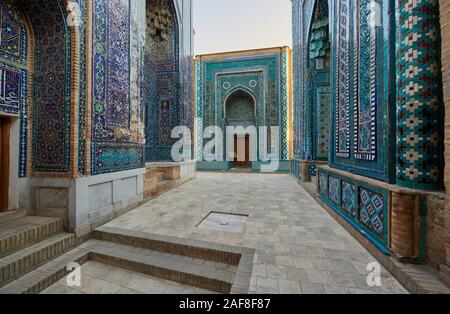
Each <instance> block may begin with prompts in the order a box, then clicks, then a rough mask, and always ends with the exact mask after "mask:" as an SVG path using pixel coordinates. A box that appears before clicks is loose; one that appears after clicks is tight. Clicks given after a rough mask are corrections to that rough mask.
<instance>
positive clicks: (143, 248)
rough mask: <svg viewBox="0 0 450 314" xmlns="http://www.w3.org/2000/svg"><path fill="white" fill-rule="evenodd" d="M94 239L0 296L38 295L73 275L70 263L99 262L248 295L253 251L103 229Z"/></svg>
mask: <svg viewBox="0 0 450 314" xmlns="http://www.w3.org/2000/svg"><path fill="white" fill-rule="evenodd" d="M92 237H93V238H92V239H91V240H89V241H87V242H85V243H83V244H81V245H79V246H78V247H77V248H75V249H73V250H71V251H70V252H68V253H66V254H64V255H62V256H59V257H57V258H55V259H54V260H52V261H50V262H49V263H46V264H45V265H42V266H40V267H39V268H37V269H35V270H33V271H31V272H29V273H28V274H26V275H24V276H23V277H21V278H19V279H18V280H16V281H13V282H11V283H9V284H8V285H6V286H4V287H0V294H2V293H8V294H9V293H12V294H34V293H40V292H42V291H44V290H45V289H46V288H48V287H50V286H52V285H53V284H55V283H56V282H58V281H59V280H61V279H63V278H64V277H65V276H66V275H68V274H69V271H68V270H67V265H68V264H69V263H72V262H76V263H78V264H80V265H83V264H84V263H87V262H89V261H95V262H99V263H103V264H106V265H110V266H115V267H119V268H122V269H126V270H129V271H133V272H136V273H141V274H145V275H150V276H153V277H158V278H161V279H165V280H170V281H174V282H177V283H180V284H184V285H190V286H193V287H197V288H201V289H204V290H209V291H214V292H219V293H238V294H243V293H247V292H248V289H249V285H250V278H251V274H252V269H253V259H254V250H253V249H247V248H239V247H231V246H227V245H220V244H216V243H207V242H202V241H197V240H190V239H180V238H173V237H167V236H161V235H152V234H147V233H143V232H138V231H131V230H124V229H118V228H111V227H105V226H103V227H101V228H99V229H97V230H96V231H94V232H93V234H92Z"/></svg>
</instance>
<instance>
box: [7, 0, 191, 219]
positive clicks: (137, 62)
mask: <svg viewBox="0 0 450 314" xmlns="http://www.w3.org/2000/svg"><path fill="white" fill-rule="evenodd" d="M38 4H39V7H38ZM0 7H1V10H0V12H1V15H2V16H1V23H2V24H1V33H2V41H1V45H0V74H1V80H2V86H4V88H2V90H1V91H0V92H1V94H2V97H1V102H0V115H2V116H5V117H6V116H7V118H8V119H11V121H12V122H13V125H14V124H15V123H18V124H19V127H18V128H17V129H18V132H17V134H15V131H14V130H15V128H13V129H12V130H13V131H14V132H13V134H12V136H13V137H17V141H18V143H19V149H18V151H17V152H15V151H14V150H15V148H14V147H12V152H11V154H12V159H13V160H15V158H17V159H18V166H17V169H14V172H15V173H14V176H17V178H15V177H14V178H13V179H12V181H11V182H13V183H14V184H16V185H15V186H11V187H10V189H15V190H18V191H19V193H18V195H17V196H16V197H15V199H14V200H11V201H10V206H9V207H10V208H11V209H15V208H23V209H28V210H34V209H35V208H36V207H39V206H40V205H39V202H40V193H47V192H48V191H49V190H52V189H53V190H54V191H56V190H55V189H56V188H57V189H63V190H65V192H64V193H63V195H65V196H66V197H67V199H75V201H71V202H67V205H66V206H67V207H68V208H67V210H68V211H69V207H71V206H74V207H75V208H78V205H79V204H81V203H83V201H81V195H80V192H75V191H77V190H78V189H80V188H81V187H77V188H74V186H84V185H86V184H87V185H88V190H87V191H85V193H87V194H89V193H90V192H89V190H90V189H91V187H95V186H99V184H100V185H101V184H103V180H106V182H107V181H108V180H119V179H120V178H121V177H122V176H124V177H123V178H122V179H123V180H127V178H133V177H134V176H135V175H136V174H135V173H138V172H140V171H143V170H142V169H143V168H144V167H145V162H146V160H152V161H153V160H168V158H167V152H166V153H165V155H164V156H159V157H155V156H154V155H153V151H152V149H158V147H159V146H158V145H159V144H157V145H156V144H155V143H154V139H155V138H158V137H159V140H158V141H159V142H158V143H162V142H164V143H163V144H164V145H170V146H171V138H170V133H171V129H172V128H173V127H174V126H176V125H178V124H183V122H184V121H186V124H187V125H188V126H191V127H192V114H189V112H190V111H192V107H191V106H192V101H189V100H188V101H186V102H183V101H182V99H183V97H184V95H185V94H186V95H187V97H190V96H191V95H192V91H190V90H191V89H192V81H193V73H192V57H193V29H192V3H191V1H185V0H183V1H178V0H154V1H153V0H138V1H131V0H108V1H105V0H95V1H87V0H77V1H75V2H73V1H71V2H68V1H65V0H51V1H45V3H44V2H42V3H41V2H39V3H37V2H35V1H28V0H20V1H10V0H3V1H0ZM168 9H170V10H169V11H170V14H171V16H170V20H171V25H170V26H168V27H169V28H168V29H169V32H171V33H170V34H169V42H170V43H168V44H167V45H165V43H164V42H163V43H161V42H160V41H159V40H158V38H155V37H154V35H155V34H156V33H157V34H160V29H159V28H160V27H161V25H163V24H164V23H157V27H156V28H155V27H153V26H154V25H153V26H152V25H151V23H147V22H146V16H147V17H148V18H149V19H150V16H149V14H146V10H148V11H149V12H150V11H151V12H155V13H161V16H162V15H163V14H166V13H167V12H166V11H167V10H168ZM160 11H161V12H160ZM160 22H161V21H160ZM163 22H164V21H163ZM152 27H153V28H152ZM155 36H165V34H160V35H155ZM164 38H165V37H164ZM156 43H157V44H156ZM158 45H159V46H158ZM156 46H158V47H156ZM166 46H167V47H166ZM149 47H150V48H149ZM163 51H170V55H171V57H170V56H169V57H167V58H165V56H162V57H161V58H160V59H158V58H159V57H157V56H156V55H157V54H158V53H162V52H163ZM164 58H165V59H164ZM163 59H164V60H163ZM155 60H160V61H161V62H159V63H158V62H156V61H155ZM167 60H169V61H170V64H168V66H169V67H170V68H165V65H164V62H166V61H167ZM148 71H150V72H152V71H153V72H155V73H163V72H164V71H170V72H171V74H170V80H171V83H170V84H169V85H171V86H172V88H171V89H169V90H167V91H165V92H161V95H158V96H157V97H156V96H155V97H153V98H151V97H150V95H149V94H150V93H159V91H158V90H156V89H155V88H154V86H155V84H156V85H158V86H163V85H164V82H165V81H166V78H165V77H161V78H160V79H161V80H160V81H158V82H156V81H154V82H152V83H151V84H150V85H149V84H147V83H148V82H147V81H146V80H145V78H147V76H146V73H148ZM164 73H165V72H164ZM164 75H165V74H163V76H164ZM163 94H164V95H163ZM158 97H159V98H158ZM164 97H165V98H164ZM163 98H164V99H165V100H166V99H169V98H170V104H168V106H167V108H169V107H170V109H168V110H165V108H166V106H165V105H161V106H160V108H161V110H159V111H157V112H153V111H152V110H153V109H154V108H156V107H157V106H155V102H154V101H153V100H155V101H160V99H163ZM156 99H158V100H156ZM165 100H164V101H165ZM163 109H164V110H163ZM155 114H157V115H159V118H158V119H156V118H155ZM164 119H165V120H164ZM162 120H164V121H165V122H161V121H162ZM158 121H159V122H158ZM155 134H156V135H155ZM164 139H165V140H164ZM152 147H153V148H152ZM149 148H150V151H149ZM146 150H147V151H146ZM147 155H148V156H147ZM169 157H170V149H169ZM15 164H16V163H15V162H13V163H12V164H11V167H16V166H15ZM127 171H132V173H133V174H131V173H128V174H126V173H125V172H127ZM133 171H134V172H133ZM136 171H137V172H136ZM121 173H124V174H121ZM93 177H96V178H95V179H93ZM103 178H104V179H103ZM67 179H68V180H69V181H67ZM64 180H65V181H64ZM133 180H136V181H135V183H134V184H133V185H132V186H133V187H135V191H134V192H133V193H131V196H129V197H130V200H131V199H133V200H134V201H133V202H135V201H136V200H137V198H139V197H142V196H140V194H141V192H140V190H141V188H140V185H141V184H140V182H141V180H142V175H137V176H136V177H135V179H133ZM89 181H95V182H97V183H96V184H92V185H90V183H87V182H89ZM119 181H120V180H119ZM31 182H33V183H31ZM67 182H70V183H67ZM83 182H84V183H83ZM111 182H112V181H111ZM109 184H112V183H109ZM45 185H48V186H45ZM68 185H71V186H72V187H70V188H69V187H68ZM43 191H46V192H43ZM71 193H73V194H71ZM121 193H122V192H121ZM77 194H78V196H76V195H77ZM119 194H120V193H119ZM122 197H125V194H123V193H122V194H121V195H116V196H114V197H113V198H111V202H112V203H120V202H122V203H123V204H122V205H119V207H120V206H124V205H127V204H128V202H129V200H128V199H127V198H126V197H125V199H121V198H122ZM127 197H128V196H127ZM79 198H80V201H79ZM105 202H106V201H105ZM63 203H64V201H63ZM94 203H95V202H94ZM91 205H92V202H91ZM91 205H89V204H87V205H86V206H91ZM105 205H106V203H105V204H103V205H101V204H99V205H98V206H100V207H99V208H93V209H91V210H94V211H98V210H100V209H101V208H104V206H105ZM83 206H84V205H83ZM92 206H94V207H95V206H97V205H92ZM115 206H116V205H113V207H115ZM101 210H104V209H101ZM70 211H73V209H70ZM77 214H78V213H77ZM77 214H75V216H77ZM102 215H104V213H103V214H100V216H102ZM93 216H97V214H95V215H93ZM72 218H73V217H72ZM77 219H78V218H73V220H74V221H75V222H74V225H78V223H77V222H76V220H77Z"/></svg>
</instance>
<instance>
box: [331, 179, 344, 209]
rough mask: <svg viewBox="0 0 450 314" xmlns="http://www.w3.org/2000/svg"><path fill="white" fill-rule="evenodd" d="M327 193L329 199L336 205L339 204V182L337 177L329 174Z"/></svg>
mask: <svg viewBox="0 0 450 314" xmlns="http://www.w3.org/2000/svg"><path fill="white" fill-rule="evenodd" d="M328 186H329V187H328V194H329V198H330V200H332V201H333V202H334V203H335V204H336V205H339V206H340V205H341V182H340V180H339V179H338V178H335V177H332V176H330V178H329V185H328Z"/></svg>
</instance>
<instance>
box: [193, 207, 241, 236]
mask: <svg viewBox="0 0 450 314" xmlns="http://www.w3.org/2000/svg"><path fill="white" fill-rule="evenodd" d="M247 219H248V216H247V215H236V214H225V213H217V212H211V213H209V215H208V216H206V218H205V219H203V221H202V222H201V223H200V224H199V225H198V228H201V229H209V230H217V231H225V232H237V233H242V232H244V229H245V225H246V224H247Z"/></svg>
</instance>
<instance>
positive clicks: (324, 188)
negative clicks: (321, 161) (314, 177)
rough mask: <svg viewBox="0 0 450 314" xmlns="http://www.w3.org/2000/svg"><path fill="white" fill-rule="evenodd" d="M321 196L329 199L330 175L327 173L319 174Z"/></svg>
mask: <svg viewBox="0 0 450 314" xmlns="http://www.w3.org/2000/svg"><path fill="white" fill-rule="evenodd" d="M319 189H320V194H322V195H325V196H327V197H328V175H327V174H326V173H325V172H319Z"/></svg>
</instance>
